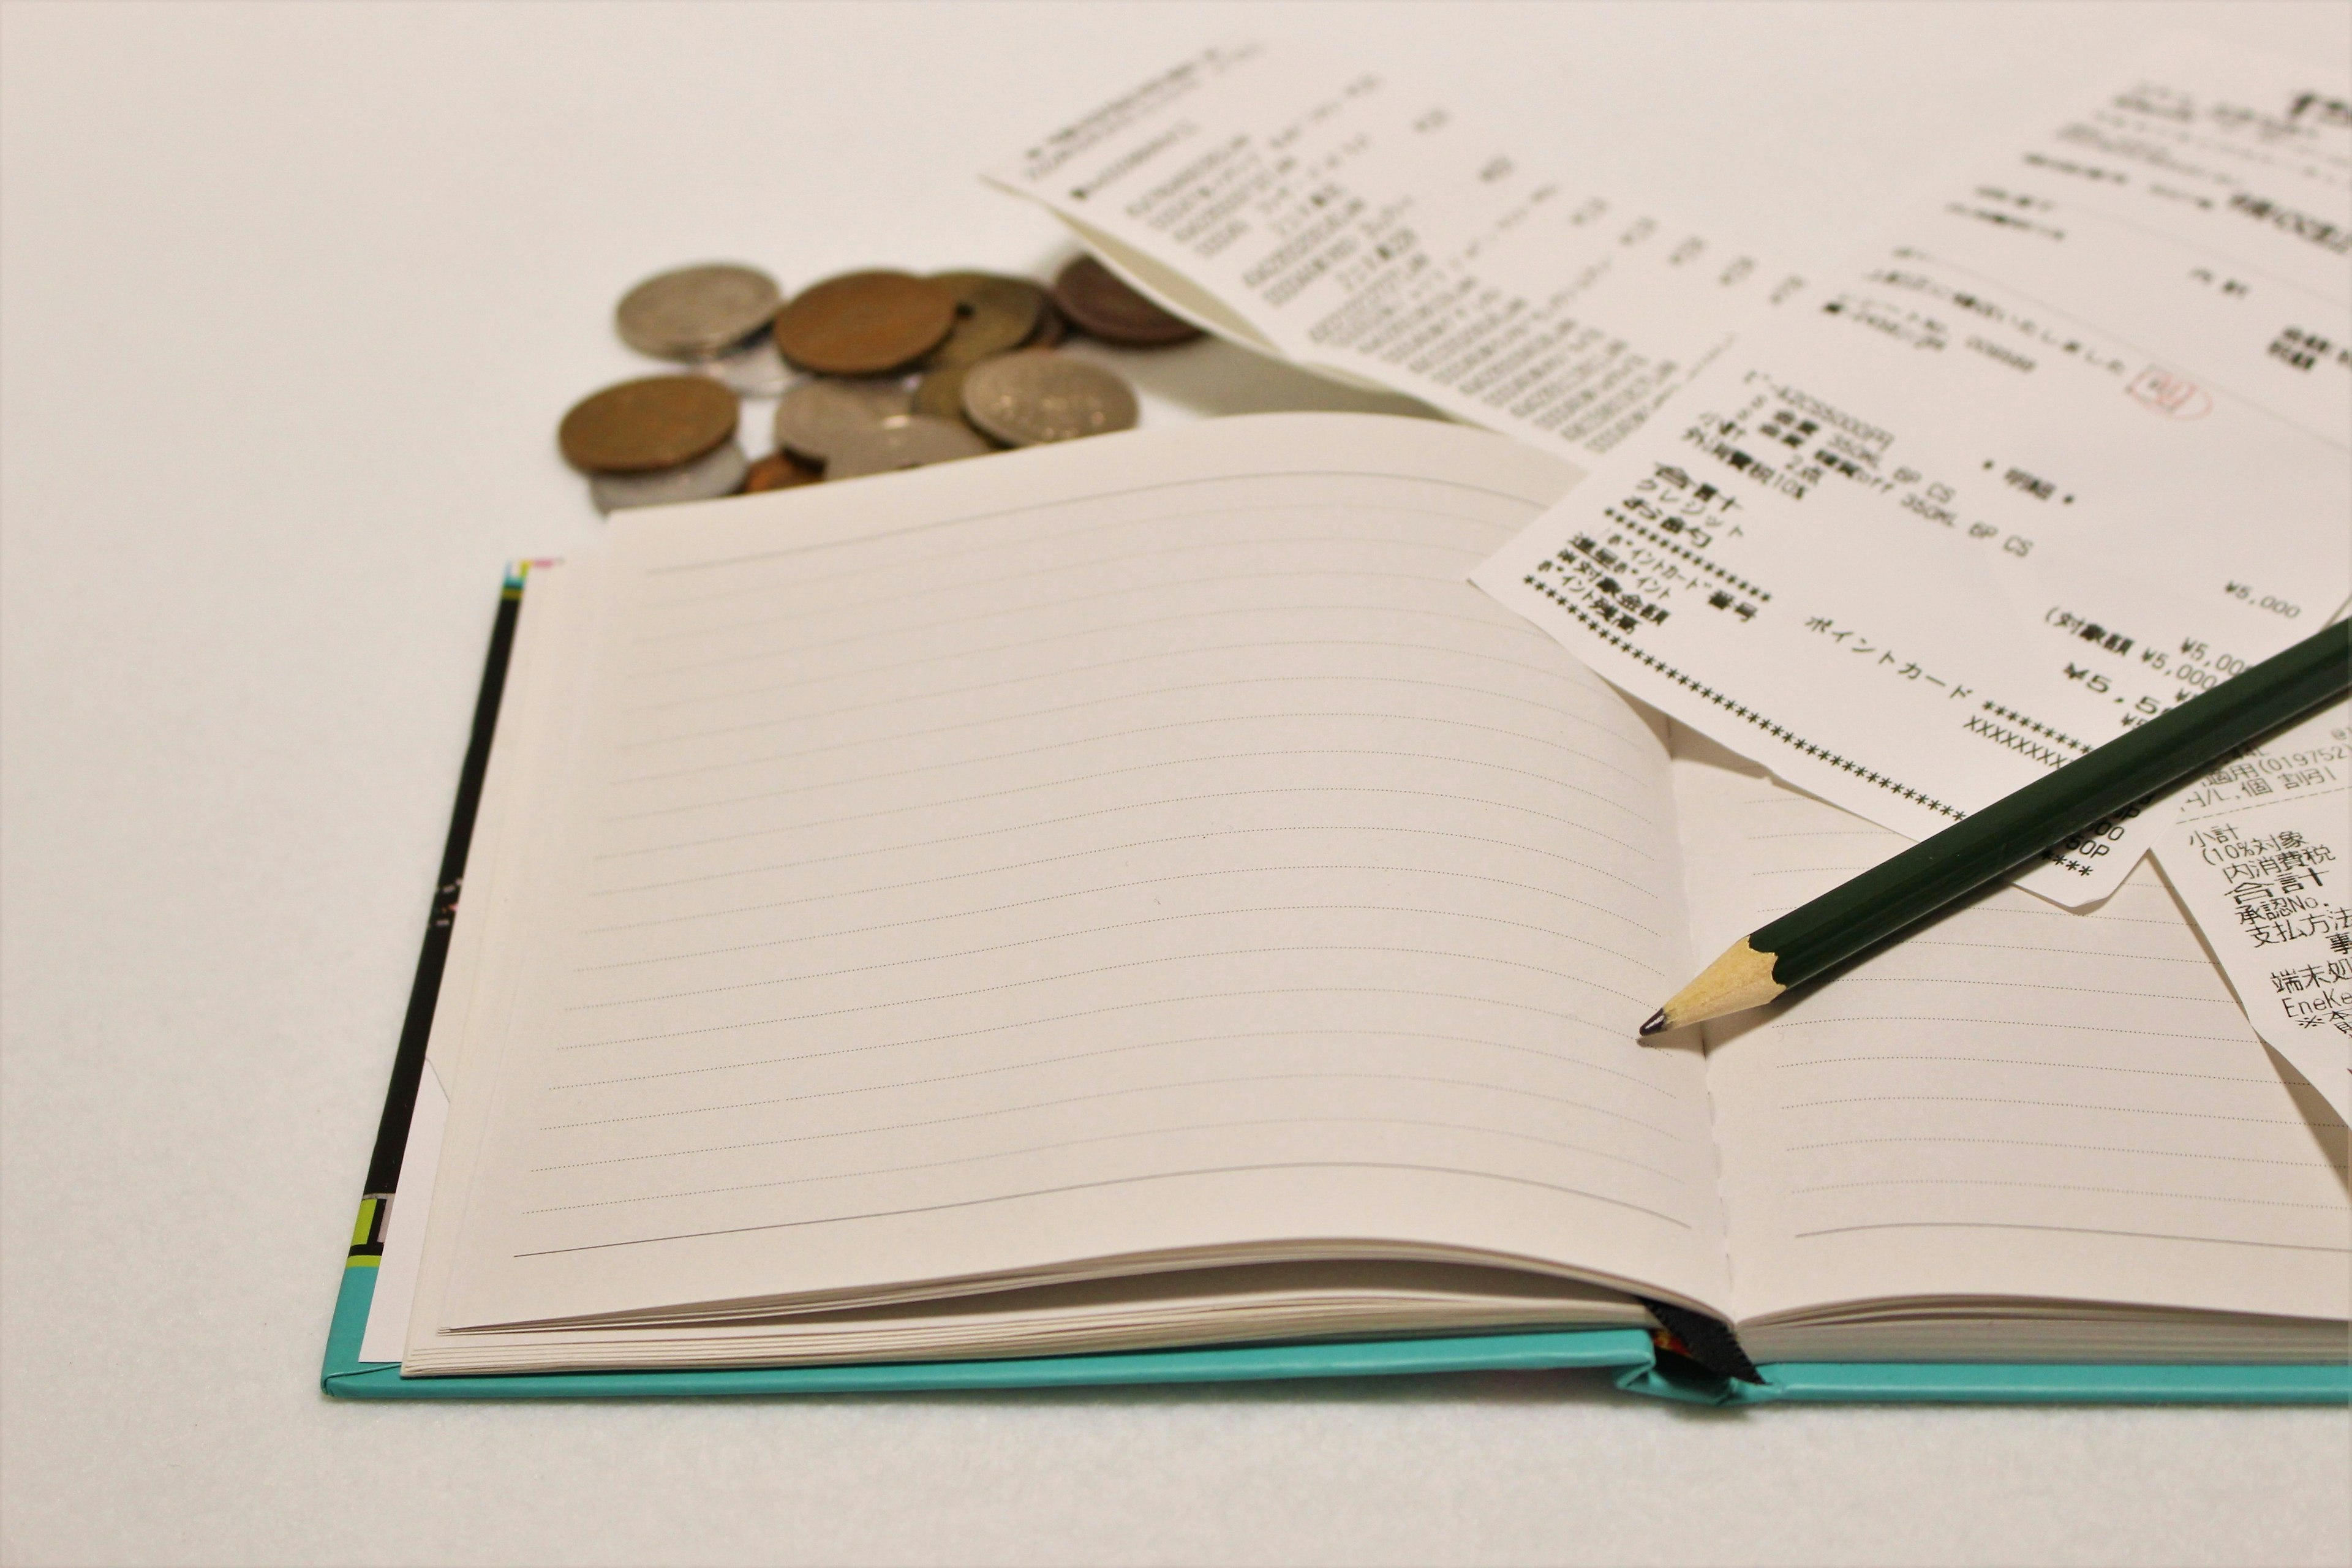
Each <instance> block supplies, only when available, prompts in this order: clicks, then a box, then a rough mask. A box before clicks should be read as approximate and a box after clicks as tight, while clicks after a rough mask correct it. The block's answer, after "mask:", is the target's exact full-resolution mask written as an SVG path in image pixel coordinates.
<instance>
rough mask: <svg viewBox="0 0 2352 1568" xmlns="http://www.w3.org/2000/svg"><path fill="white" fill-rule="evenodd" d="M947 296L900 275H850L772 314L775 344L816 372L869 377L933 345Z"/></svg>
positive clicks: (943, 326)
mask: <svg viewBox="0 0 2352 1568" xmlns="http://www.w3.org/2000/svg"><path fill="white" fill-rule="evenodd" d="M955 321H956V310H955V296H954V294H952V293H950V291H949V290H948V289H946V288H945V287H943V286H942V285H940V284H938V283H934V282H932V281H931V280H930V279H927V278H915V277H911V276H909V275H908V274H907V273H904V272H851V273H847V274H845V275H844V276H842V277H839V278H828V279H825V280H824V282H822V283H818V284H814V285H813V286H811V287H810V288H808V289H804V290H803V291H802V293H801V295H800V296H799V298H797V299H795V300H793V302H792V303H791V304H789V305H786V306H785V307H784V308H783V309H782V310H781V311H779V312H777V315H776V326H775V337H776V347H777V348H779V349H781V350H782V351H783V355H784V357H785V358H786V359H788V360H790V361H792V362H793V363H794V364H796V365H798V366H800V367H801V368H802V369H803V370H813V371H815V372H817V373H818V374H821V375H873V374H877V372H881V371H886V370H890V369H893V368H895V367H896V366H898V365H902V364H905V363H907V362H908V361H909V360H913V359H917V358H919V357H920V356H921V355H923V354H925V353H929V351H930V350H932V349H934V348H937V347H938V346H939V344H940V340H941V339H943V338H945V337H946V336H947V335H948V332H949V330H950V328H952V327H953V326H954V325H955Z"/></svg>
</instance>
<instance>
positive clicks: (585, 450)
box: [555, 375, 738, 474]
mask: <svg viewBox="0 0 2352 1568" xmlns="http://www.w3.org/2000/svg"><path fill="white" fill-rule="evenodd" d="M737 418H738V411H737V404H736V402H735V395H734V394H733V393H731V392H730V391H728V390H727V389H726V388H725V387H723V386H721V385H719V384H718V383H717V382H715V381H709V380H707V379H705V378H704V377H702V376H698V375H649V376H646V377H644V378H643V379H641V380H637V381H625V382H622V383H621V384H619V385H617V386H608V387H606V388H604V391H602V392H597V393H592V394H590V395H588V396H586V397H583V398H582V399H581V400H580V401H579V402H578V403H576V404H574V405H572V411H571V412H570V413H569V414H566V415H565V416H563V423H562V425H561V426H558V427H557V429H556V432H555V439H556V444H557V445H558V446H559V447H562V449H563V458H564V461H566V462H568V463H570V464H571V465H572V467H573V468H578V469H580V470H581V471H582V472H583V473H590V474H636V473H647V472H650V471H652V470H654V469H656V468H677V466H678V465H680V464H681V463H690V462H692V461H694V459H695V458H699V457H701V456H702V455H703V454H704V453H705V452H708V451H709V450H710V449H711V448H712V447H716V446H718V445H719V443H720V442H721V441H724V440H726V439H727V438H728V437H730V436H732V435H733V434H735V423H736V420H737Z"/></svg>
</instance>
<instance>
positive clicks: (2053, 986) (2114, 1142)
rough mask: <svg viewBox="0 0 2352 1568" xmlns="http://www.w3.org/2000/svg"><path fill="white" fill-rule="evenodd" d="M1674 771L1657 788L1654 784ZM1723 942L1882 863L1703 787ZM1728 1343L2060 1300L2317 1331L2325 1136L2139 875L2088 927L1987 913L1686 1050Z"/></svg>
mask: <svg viewBox="0 0 2352 1568" xmlns="http://www.w3.org/2000/svg"><path fill="white" fill-rule="evenodd" d="M1679 766H1680V764H1679V763H1678V767H1679ZM1683 782H1684V783H1685V786H1686V787H1685V805H1686V808H1691V809H1697V810H1705V811H1707V812H1709V813H1710V814H1711V816H1713V817H1714V819H1715V821H1716V825H1717V832H1716V833H1715V834H1713V835H1712V836H1711V838H1712V841H1713V842H1714V843H1715V844H1716V845H1717V846H1718V847H1720V846H1721V845H1723V844H1724V843H1725V842H1727V841H1736V842H1737V844H1738V846H1739V847H1740V848H1739V850H1738V851H1737V853H1738V854H1739V855H1740V856H1741V857H1742V858H1743V859H1744V863H1743V864H1738V865H1732V864H1728V863H1727V858H1717V860H1716V865H1717V868H1720V869H1724V870H1727V872H1728V873H1729V875H1728V877H1727V879H1726V880H1727V884H1728V889H1729V892H1730V894H1731V896H1732V897H1733V898H1735V899H1736V898H1738V894H1739V892H1740V890H1741V889H1744V894H1745V897H1744V903H1745V909H1744V911H1743V913H1742V916H1741V921H1740V924H1739V927H1738V929H1741V930H1752V929H1753V928H1754V927H1755V926H1757V925H1759V924H1762V923H1763V922H1764V921H1768V920H1769V919H1771V918H1772V917H1773V916H1775V915H1778V914H1780V913H1782V912H1784V911H1786V910H1789V909H1791V908H1793V907H1795V906H1796V905H1798V904H1800V903H1801V902H1803V901H1804V900H1808V899H1811V898H1812V897H1815V896H1816V895H1818V894H1820V893H1822V892H1823V891H1826V890H1827V889H1830V888H1831V887H1833V886H1834V885H1836V884H1837V883H1838V882H1840V881H1842V880H1843V879H1845V878H1847V877H1849V876H1851V875H1853V873H1854V872H1856V871H1859V870H1862V869H1864V868H1867V867H1869V866H1871V865H1874V864H1875V863H1877V862H1878V861H1879V860H1881V859H1883V858H1885V857H1886V856H1888V855H1890V854H1893V853H1895V852H1897V851H1898V850H1900V849H1901V848H1903V847H1905V842H1904V841H1903V840H1902V839H1900V838H1898V837H1895V835H1893V834H1890V833H1887V832H1885V830H1883V829H1880V828H1877V827H1874V826H1871V825H1870V824H1867V823H1864V822H1863V821H1862V820H1861V819H1859V818H1857V817H1853V816H1848V815H1846V814H1845V813H1843V812H1842V811H1839V810H1836V809H1835V808H1833V807H1831V806H1827V805H1822V804H1820V803H1819V802H1816V801H1814V800H1812V799H1811V798H1809V797H1807V796H1803V795H1797V794H1795V793H1793V792H1791V791H1790V790H1787V789H1784V788H1781V787H1780V786H1778V785H1776V784H1772V783H1771V782H1770V781H1769V780H1765V779H1761V778H1757V777H1752V776H1743V775H1741V774H1738V773H1733V772H1730V771H1727V770H1717V771H1713V773H1712V778H1711V779H1710V780H1709V781H1708V783H1707V784H1706V785H1705V787H1704V788H1703V790H1702V791H1700V792H1698V793H1699V794H1702V795H1706V796H1709V797H1711V799H1710V801H1709V803H1708V804H1706V805H1699V804H1698V802H1697V801H1696V800H1695V799H1694V798H1693V792H1691V791H1690V790H1689V789H1688V787H1687V784H1688V781H1687V779H1685V780H1684V781H1683ZM1710 1039H1711V1040H1712V1041H1713V1042H1714V1043H1713V1047H1712V1049H1711V1051H1710V1055H1709V1073H1710V1085H1711V1089H1712V1092H1713V1094H1714V1097H1715V1100H1716V1121H1717V1137H1718V1142H1719V1144H1720V1149H1721V1153H1722V1159H1723V1162H1724V1180H1725V1194H1726V1206H1727V1215H1728V1220H1727V1223H1728V1226H1729V1228H1730V1233H1731V1236H1732V1238H1733V1240H1732V1260H1733V1293H1734V1299H1735V1300H1736V1301H1737V1302H1738V1310H1739V1315H1740V1316H1741V1317H1742V1318H1743V1319H1754V1318H1759V1317H1769V1316H1771V1315H1773V1314H1777V1313H1786V1312H1790V1311H1794V1310H1802V1309H1805V1308H1809V1307H1818V1306H1822V1305H1824V1304H1828V1303H1833V1302H1840V1301H1861V1300H1875V1299H1881V1298H1885V1297H1893V1296H1911V1297H1922V1298H1931V1299H1932V1298H1937V1297H1943V1298H1951V1297H1978V1298H1983V1297H1999V1296H2010V1297H2023V1298H2059V1297H2063V1298H2071V1299H2074V1300H2087V1301H2106V1302H2113V1303H2118V1304H2135V1305H2143V1306H2158V1307H2175V1308H2190V1309H2203V1310H2219V1311H2243V1312H2261V1313H2271V1314H2285V1315H2290V1316H2309V1317H2315V1318H2339V1319H2340V1318H2342V1317H2343V1316H2345V1315H2346V1311H2347V1261H2352V1208H2347V1200H2346V1188H2345V1178H2344V1171H2343V1163H2344V1136H2343V1129H2342V1127H2341V1126H2340V1124H2339V1125H2334V1126H2332V1127H2331V1126H2330V1125H2329V1122H2330V1119H2329V1118H2328V1117H2327V1115H2326V1112H2325V1111H2324V1110H2322V1109H2321V1108H2320V1105H2319V1102H2318V1101H2317V1100H2316V1098H2315V1095H2314V1094H2313V1091H2312V1090H2311V1089H2309V1088H2308V1087H2306V1086H2304V1085H2302V1084H2300V1083H2292V1084H2291V1083H2290V1082H2289V1081H2288V1080H2284V1079H2283V1078H2282V1075H2281V1072H2280V1071H2279V1069H2278V1068H2277V1067H2276V1066H2275V1065H2274V1062H2273V1058H2271V1057H2270V1056H2269V1054H2268V1053H2267V1052H2265V1051H2264V1049H2263V1046H2262V1044H2261V1042H2260V1041H2259V1040H2258V1039H2256V1038H2255V1037H2254V1035H2253V1033H2252V1030H2250V1029H2249V1028H2248V1027H2247V1026H2246V1021H2245V1018H2244V1016H2243V1015H2242V1013H2241V1012H2240V1011H2239V1008H2238V1005H2237V1004H2236V1002H2235V1001H2234V1000H2232V999H2231V995H2230V993H2229V992H2228V990H2227V989H2226V988H2225V987H2224V985H2223V984H2222V981H2221V974H2220V973H2219V972H2218V971H2217V970H2216V969H2215V967H2214V965H2213V963H2212V962H2211V960H2210V958H2208V957H2207V956H2206V954H2205V952H2204V951H2203V949H2202V948H2201V947H2200V944H2199V942H2198V939H2197V936H2196V933H2195V931H2193V930H2192V928H2191V927H2190V926H2189V923H2188V922H2187V921H2186V920H2185V919H2184V918H2183V917H2182V915H2181V913H2180V910H2179V906H2178V905H2177V904H2176V903H2175V902H2174V900H2173V898H2172V894H2171V892H2170V890H2169V889H2168V888H2166V886H2165V885H2164V883H2163V881H2162V880H2161V879H2160V878H2159V877H2158V874H2157V872H2156V870H2155V868H2154V867H2153V866H2151V865H2147V864H2145V863H2143V864H2142V865H2141V866H2140V867H2139V868H2137V870H2135V871H2134V872H2133V873H2132V874H2131V877H2130V879H2128V880H2127V881H2126V883H2125V884H2124V886H2123V888H2122V889H2121V890H2120V891H2118V892H2117V893H2116V895H2115V897H2113V898H2112V899H2110V900H2108V901H2107V902H2106V903H2105V905H2103V906H2101V907H2100V908H2099V909H2098V910H2095V912H2092V913H2090V914H2085V915H2077V914H2070V913H2068V912H2067V911H2065V910H2061V909H2058V908H2056V907H2054V906H2053V905H2051V904H2049V903H2047V902H2045V901H2043V900H2040V899H2038V898H2035V897H2033V896H2032V895H2031V894H2029V893H2024V892H2020V891H2018V890H2016V889H2000V890H1999V891H1997V892H1995V893H1993V894H1992V895H1991V896H1990V897H1988V898H1985V899H1982V900H1980V901H1979V902H1977V903H1975V904H1973V905H1970V906H1968V907H1964V908H1962V909H1960V910H1957V911H1955V912H1953V913H1950V914H1948V915H1946V916H1945V917H1943V918H1941V919H1940V920H1938V921H1936V922H1935V923H1934V924H1933V925H1931V926H1930V927H1928V928H1927V929H1925V930H1923V931H1919V932H1918V933H1917V934H1916V935H1913V936H1910V937H1908V938H1907V939H1906V940H1905V941H1903V942H1899V943H1896V944H1895V945H1894V946H1892V947H1889V948H1886V949H1885V950H1882V951H1881V952H1878V953H1876V954H1874V955H1873V956H1871V957H1869V958H1867V959H1865V960H1864V961H1863V962H1862V963H1859V964H1856V965H1854V966H1853V968H1852V969H1851V970H1850V971H1848V972H1845V973H1841V974H1838V975H1836V976H1834V977H1832V978H1831V979H1829V980H1827V981H1825V982H1817V983H1815V984H1811V985H1810V986H1806V987H1802V988H1801V989H1800V990H1799V991H1798V992H1797V993H1795V994H1792V995H1791V996H1790V997H1788V998H1784V1000H1783V1002H1782V1003H1781V1004H1780V1005H1776V1006H1775V1007H1774V1008H1772V1009H1769V1010H1768V1011H1767V1012H1765V1013H1763V1014H1761V1015H1759V1016H1757V1017H1755V1018H1753V1019H1750V1020H1746V1021H1731V1020H1726V1021H1724V1022H1722V1023H1719V1024H1717V1025H1715V1026H1710Z"/></svg>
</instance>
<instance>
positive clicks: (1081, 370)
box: [963, 349, 1136, 447]
mask: <svg viewBox="0 0 2352 1568" xmlns="http://www.w3.org/2000/svg"><path fill="white" fill-rule="evenodd" d="M963 412H964V417H965V418H967V419H969V420H971V422H972V424H974V425H975V426H979V428H980V430H981V433H982V434H983V435H987V436H993V437H996V439H998V440H1000V441H1003V442H1004V443H1006V444H1007V445H1009V446H1014V447H1034V446H1035V445H1037V444H1038V443H1039V442H1041V441H1070V440H1076V438H1077V437H1081V436H1102V435H1107V434H1108V433H1109V432H1111V431H1113V430H1131V429H1133V428H1134V427H1135V417H1136V406H1135V393H1134V392H1133V391H1132V390H1131V389H1130V388H1129V386H1128V384H1127V383H1126V382H1124V381H1122V380H1120V379H1119V378H1118V376H1117V375H1115V374H1112V373H1111V372H1109V371H1107V370H1105V369H1104V368H1103V367H1102V366H1100V365H1098V364H1090V363H1087V361H1085V360H1081V359H1072V358H1070V357H1069V356H1068V355H1067V354H1058V353H1053V352H1052V351H1051V350H1046V349H1024V350H1022V351H1021V352H1020V353H1009V354H1003V355H1000V356H998V357H997V358H995V359H992V360H982V362H981V363H978V364H976V365H974V366H972V367H971V374H970V375H968V376H966V377H964V383H963Z"/></svg>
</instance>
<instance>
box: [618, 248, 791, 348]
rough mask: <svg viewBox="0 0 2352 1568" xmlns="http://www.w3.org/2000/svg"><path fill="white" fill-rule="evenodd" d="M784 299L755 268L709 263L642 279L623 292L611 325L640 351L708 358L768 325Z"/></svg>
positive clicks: (622, 337) (623, 339)
mask: <svg viewBox="0 0 2352 1568" xmlns="http://www.w3.org/2000/svg"><path fill="white" fill-rule="evenodd" d="M783 298H784V297H783V292H782V290H781V289H778V288H777V287H776V280H775V279H772V278H771V277H769V276H768V275H767V274H766V273H764V272H762V271H761V270H760V269H759V268H756V267H740V266H738V265H736V264H735V263H733V262H709V263H706V264H704V265H702V266H699V267H681V268H677V270H676V271H674V272H664V273H660V274H658V275H656V276H655V277H652V278H648V279H646V280H645V281H644V282H642V283H640V284H638V285H637V286H636V287H635V288H634V289H630V290H629V291H628V292H627V293H626V294H624V295H623V296H621V302H620V304H619V305H618V306H616V307H614V311H613V324H614V326H615V327H616V328H618V329H619V331H620V333H621V341H622V342H625V343H626V344H628V345H629V346H630V347H631V348H633V349H635V350H636V351H637V352H638V353H645V354H652V355H653V356H655V357H656V359H680V360H698V359H708V358H709V357H710V356H711V355H713V354H719V353H726V352H727V351H728V350H729V349H730V348H731V347H733V346H734V345H735V344H737V343H740V342H742V341H743V340H744V339H745V338H748V337H750V336H751V334H752V333H753V332H756V331H759V330H760V329H761V327H764V326H766V325H767V324H768V318H769V317H771V316H772V315H774V314H775V313H776V307H777V306H778V305H780V304H782V303H783Z"/></svg>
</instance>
